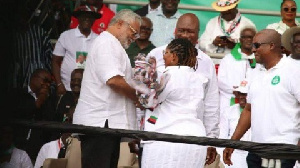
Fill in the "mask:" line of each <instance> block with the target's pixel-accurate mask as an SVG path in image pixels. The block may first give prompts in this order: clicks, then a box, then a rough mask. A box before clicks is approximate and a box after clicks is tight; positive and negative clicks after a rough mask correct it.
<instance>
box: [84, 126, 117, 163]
mask: <svg viewBox="0 0 300 168" xmlns="http://www.w3.org/2000/svg"><path fill="white" fill-rule="evenodd" d="M106 128H107V125H106ZM79 138H80V141H81V162H82V163H81V164H82V168H117V166H118V161H119V154H120V141H121V137H116V136H110V135H102V136H89V135H82V136H80V137H79Z"/></svg>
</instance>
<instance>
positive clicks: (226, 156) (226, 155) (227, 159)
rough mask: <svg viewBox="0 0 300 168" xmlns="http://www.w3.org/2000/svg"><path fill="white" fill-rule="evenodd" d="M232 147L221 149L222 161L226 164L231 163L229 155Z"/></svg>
mask: <svg viewBox="0 0 300 168" xmlns="http://www.w3.org/2000/svg"><path fill="white" fill-rule="evenodd" d="M233 150H234V149H233V148H225V149H224V151H223V161H224V163H225V164H227V165H228V166H230V165H233V164H232V161H231V155H232V153H233Z"/></svg>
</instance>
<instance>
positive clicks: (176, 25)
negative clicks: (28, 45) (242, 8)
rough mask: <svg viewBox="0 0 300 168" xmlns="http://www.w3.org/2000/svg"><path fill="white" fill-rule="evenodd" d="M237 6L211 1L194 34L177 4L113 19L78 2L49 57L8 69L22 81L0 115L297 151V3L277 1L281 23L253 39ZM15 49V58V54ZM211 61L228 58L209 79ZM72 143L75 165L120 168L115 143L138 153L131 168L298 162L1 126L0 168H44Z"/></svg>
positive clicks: (190, 18)
mask: <svg viewBox="0 0 300 168" xmlns="http://www.w3.org/2000/svg"><path fill="white" fill-rule="evenodd" d="M239 2H240V0H216V1H215V2H213V3H212V7H213V8H214V9H215V10H216V11H218V12H220V15H219V16H216V17H214V18H212V19H211V20H210V21H209V22H208V23H207V25H206V28H205V31H204V33H203V34H202V35H201V36H200V34H199V31H200V30H199V29H200V26H199V25H200V20H199V18H198V17H197V16H196V15H195V14H193V13H185V14H181V13H180V12H179V10H178V4H179V3H180V0H149V4H148V5H146V6H143V7H142V8H140V9H137V10H136V11H132V10H129V9H123V10H121V11H119V12H117V13H114V12H113V11H111V10H110V9H109V8H108V7H107V6H106V5H105V4H103V0H86V1H84V3H82V4H81V5H80V6H79V7H78V8H76V9H75V10H74V12H73V13H72V17H71V21H70V29H69V30H66V31H64V32H63V33H61V35H60V37H59V38H58V40H57V42H56V44H55V47H54V49H53V53H52V54H53V55H52V56H51V58H50V57H49V54H48V52H49V49H48V47H46V51H42V52H41V53H42V54H33V55H34V57H38V55H39V56H40V57H41V58H40V59H36V60H35V61H34V62H30V60H27V62H28V63H27V64H26V63H25V62H26V61H21V62H23V64H22V67H21V68H23V69H24V68H25V67H28V68H25V69H26V70H27V71H26V72H25V71H24V72H23V73H22V74H17V71H15V76H18V78H17V79H20V80H14V83H13V84H14V89H12V90H11V93H10V94H9V95H7V96H6V99H5V100H4V102H5V106H4V107H3V109H4V110H6V111H7V113H6V115H5V119H6V120H8V119H22V120H29V121H56V122H63V123H73V124H77V125H84V126H93V127H101V128H117V129H129V130H144V131H151V132H158V133H166V134H175V135H181V136H198V137H210V138H223V139H232V140H244V141H251V142H258V143H284V144H292V145H298V146H300V124H299V123H300V118H299V116H300V89H299V86H300V76H299V74H300V68H299V65H300V25H299V22H298V21H297V20H296V12H297V4H296V2H295V1H294V0H283V1H282V3H281V4H280V8H281V17H282V20H281V21H280V22H279V23H273V24H270V25H267V26H266V29H263V30H261V31H257V29H256V26H255V24H254V23H253V22H252V21H251V20H249V19H248V18H246V17H245V16H243V15H242V14H241V13H240V12H239V10H238V3H239ZM200 19H201V18H200ZM42 33H43V32H42ZM26 37H27V36H26ZM28 38H29V37H28ZM20 39H21V41H22V42H25V41H24V40H26V38H25V39H23V38H20ZM43 42H45V40H44V41H43ZM17 44H18V45H22V43H17ZM37 44H38V43H37ZM40 44H41V45H44V43H40ZM45 45H46V46H47V43H45ZM38 46H40V45H38ZM42 48H43V47H42ZM44 48H45V47H44ZM38 50H40V48H38ZM16 52H17V53H18V57H16V58H18V60H20V59H21V55H22V52H23V51H22V52H21V51H16ZM24 52H25V51H24ZM27 53H28V52H27ZM209 53H223V54H224V55H225V56H224V58H223V59H222V60H221V62H220V65H219V68H218V73H217V72H216V69H215V64H214V62H213V60H212V59H211V58H210V57H209V56H208V55H209ZM50 59H51V60H52V61H50V62H51V66H49V64H50V63H49V60H50ZM39 60H40V61H39ZM18 63H19V62H18ZM39 64H41V66H37V65H39ZM18 68H20V67H18ZM29 72H30V75H28V73H29ZM22 75H23V76H22ZM137 75H138V76H137ZM137 83H138V84H137ZM145 102H146V103H145ZM149 104H150V105H149ZM72 138H76V139H78V140H79V141H80V143H81V154H80V155H81V162H80V163H81V167H83V168H96V167H97V168H98V167H100V168H112V167H113V168H116V167H118V164H119V163H120V160H121V159H123V156H122V155H120V153H124V152H123V151H125V149H124V146H121V147H120V144H121V143H123V142H126V143H128V147H127V146H125V148H129V149H130V151H131V152H132V153H135V154H136V155H137V156H138V164H136V165H127V166H131V167H135V166H136V167H141V168H154V167H159V168H171V167H172V168H173V167H184V168H199V167H207V168H216V167H220V166H221V167H230V168H233V167H235V168H247V167H249V168H258V167H272V166H273V167H275V166H276V167H277V166H278V167H282V168H298V167H300V163H298V161H297V160H296V159H281V160H280V159H276V158H274V159H275V160H272V159H271V160H268V159H265V158H261V157H260V156H258V155H257V154H255V153H252V152H247V151H241V150H234V149H233V148H217V147H214V146H201V145H193V144H184V143H171V142H163V141H145V140H143V139H125V138H121V137H120V136H113V135H105V136H101V135H89V134H78V133H65V132H59V131H49V130H41V129H31V128H20V127H17V126H14V125H12V126H9V125H8V126H7V125H5V126H1V128H0V149H1V155H0V167H5V168H6V167H7V168H11V167H14V168H32V167H35V168H40V167H43V164H44V161H45V160H46V159H47V158H64V157H65V154H66V148H68V145H69V142H70V139H72ZM128 155H129V153H128ZM217 157H220V159H216V158H217Z"/></svg>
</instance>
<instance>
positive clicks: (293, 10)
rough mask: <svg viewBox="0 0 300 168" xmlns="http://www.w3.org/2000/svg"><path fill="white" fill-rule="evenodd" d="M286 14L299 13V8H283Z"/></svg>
mask: <svg viewBox="0 0 300 168" xmlns="http://www.w3.org/2000/svg"><path fill="white" fill-rule="evenodd" d="M282 9H283V10H284V11H285V12H288V11H290V12H296V11H297V8H282Z"/></svg>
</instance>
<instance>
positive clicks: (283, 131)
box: [247, 57, 300, 145]
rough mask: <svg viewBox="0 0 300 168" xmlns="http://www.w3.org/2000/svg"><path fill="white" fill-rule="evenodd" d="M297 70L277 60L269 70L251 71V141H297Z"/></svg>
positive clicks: (299, 93) (299, 82)
mask: <svg viewBox="0 0 300 168" xmlns="http://www.w3.org/2000/svg"><path fill="white" fill-rule="evenodd" d="M299 74H300V68H299V67H298V66H297V65H296V64H295V62H293V61H292V60H290V59H287V58H285V57H283V58H281V60H280V61H279V63H277V65H276V66H274V67H273V68H271V69H269V70H266V69H265V68H259V69H255V70H254V71H253V73H252V77H253V78H252V80H251V81H250V87H249V92H248V97H247V99H248V100H247V101H248V103H250V104H251V132H252V139H251V140H252V141H254V142H259V143H286V144H294V145H295V144H297V143H298V140H299V138H300V125H299V122H300V118H299V117H300V89H299V86H300V76H299Z"/></svg>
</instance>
